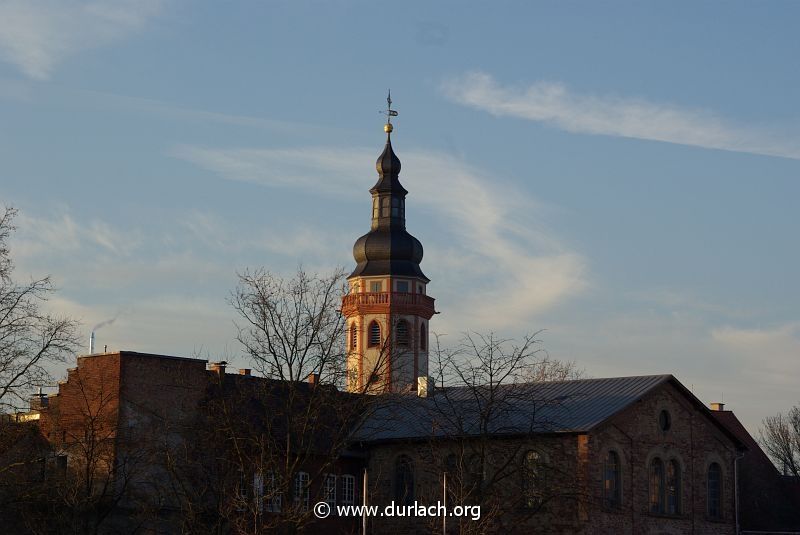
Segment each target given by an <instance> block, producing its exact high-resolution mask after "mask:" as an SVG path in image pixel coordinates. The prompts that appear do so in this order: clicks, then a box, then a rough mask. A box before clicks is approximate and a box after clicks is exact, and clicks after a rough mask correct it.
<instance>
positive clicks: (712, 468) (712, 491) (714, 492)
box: [707, 463, 722, 520]
mask: <svg viewBox="0 0 800 535" xmlns="http://www.w3.org/2000/svg"><path fill="white" fill-rule="evenodd" d="M707 493H708V507H707V511H708V516H709V517H710V518H713V519H715V520H719V519H720V518H722V468H720V466H719V464H718V463H711V465H709V467H708V488H707Z"/></svg>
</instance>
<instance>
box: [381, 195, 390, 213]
mask: <svg viewBox="0 0 800 535" xmlns="http://www.w3.org/2000/svg"><path fill="white" fill-rule="evenodd" d="M381 217H389V197H384V198H383V200H382V201H381Z"/></svg>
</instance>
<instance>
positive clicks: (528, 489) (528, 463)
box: [520, 449, 545, 509]
mask: <svg viewBox="0 0 800 535" xmlns="http://www.w3.org/2000/svg"><path fill="white" fill-rule="evenodd" d="M544 463H545V460H544V456H543V455H542V454H541V453H540V452H538V451H536V450H533V449H531V450H527V451H525V453H523V455H522V466H521V470H520V474H521V476H522V499H523V506H524V507H525V508H526V509H538V508H539V507H541V506H542V502H543V500H542V498H543V496H542V486H543V485H542V483H543V481H544V478H543V474H542V469H543V467H544V466H543V465H544Z"/></svg>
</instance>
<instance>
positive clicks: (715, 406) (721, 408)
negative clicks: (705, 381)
mask: <svg viewBox="0 0 800 535" xmlns="http://www.w3.org/2000/svg"><path fill="white" fill-rule="evenodd" d="M710 405H711V410H712V411H724V410H725V404H724V403H711V404H710Z"/></svg>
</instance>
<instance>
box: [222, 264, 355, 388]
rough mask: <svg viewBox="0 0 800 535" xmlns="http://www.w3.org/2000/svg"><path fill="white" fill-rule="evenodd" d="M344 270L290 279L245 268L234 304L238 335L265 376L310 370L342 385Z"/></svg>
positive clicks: (303, 374) (290, 377)
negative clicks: (341, 307) (341, 310)
mask: <svg viewBox="0 0 800 535" xmlns="http://www.w3.org/2000/svg"><path fill="white" fill-rule="evenodd" d="M345 291H346V288H345V285H344V271H343V270H341V269H337V270H336V271H334V272H333V273H331V274H329V275H324V276H317V275H310V274H308V273H306V272H305V271H304V270H303V269H302V268H301V269H299V270H298V271H297V273H296V274H295V276H294V277H293V278H291V279H284V278H281V277H278V276H276V275H274V274H272V273H270V272H268V271H264V270H256V271H254V272H249V271H246V272H245V273H243V274H241V275H239V285H238V287H237V288H236V290H235V291H234V293H233V297H232V299H231V304H232V305H233V308H234V309H235V310H236V312H238V313H239V318H240V320H241V324H239V325H238V327H239V335H238V340H239V342H240V343H241V344H242V347H243V349H244V352H245V354H246V356H247V357H248V358H249V359H250V361H251V362H252V363H253V365H254V366H255V368H256V369H257V370H258V371H259V372H261V373H262V374H263V375H264V376H265V377H271V378H274V379H280V380H283V381H301V380H304V379H306V378H307V377H308V376H309V375H310V374H317V375H319V377H320V379H321V380H322V381H323V382H327V383H332V384H339V385H341V384H342V382H343V380H344V373H345V362H344V358H345V350H344V343H345V340H344V324H345V322H344V318H343V317H342V315H341V314H340V313H339V303H340V301H341V297H342V295H343V294H344V292H345Z"/></svg>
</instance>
